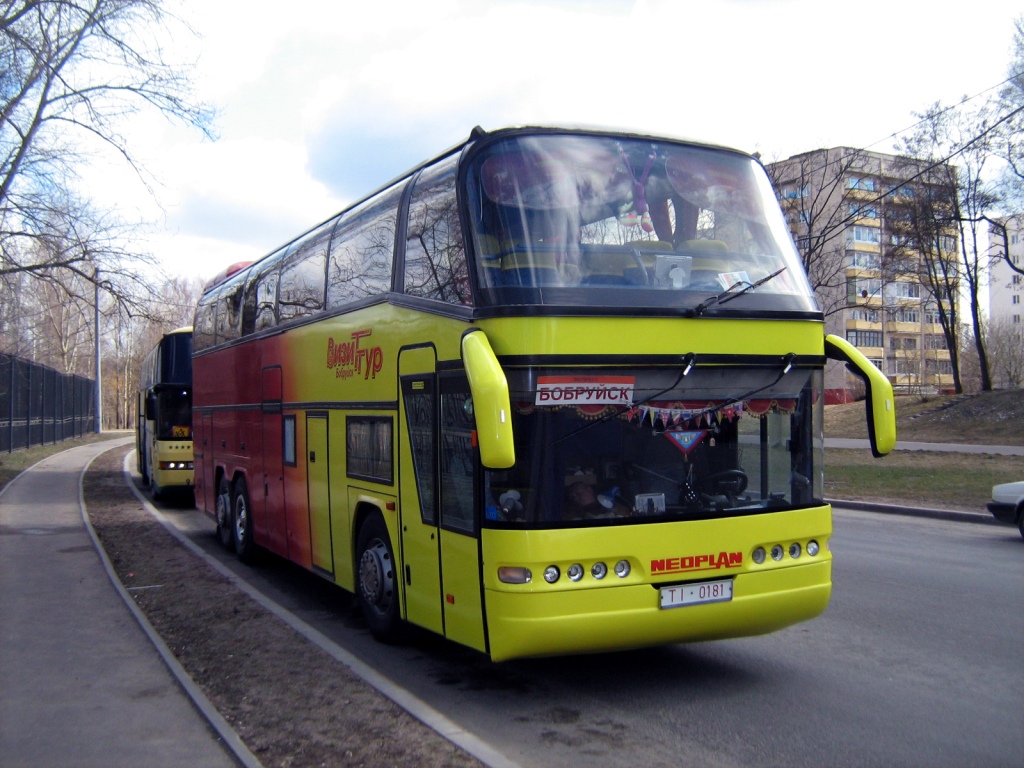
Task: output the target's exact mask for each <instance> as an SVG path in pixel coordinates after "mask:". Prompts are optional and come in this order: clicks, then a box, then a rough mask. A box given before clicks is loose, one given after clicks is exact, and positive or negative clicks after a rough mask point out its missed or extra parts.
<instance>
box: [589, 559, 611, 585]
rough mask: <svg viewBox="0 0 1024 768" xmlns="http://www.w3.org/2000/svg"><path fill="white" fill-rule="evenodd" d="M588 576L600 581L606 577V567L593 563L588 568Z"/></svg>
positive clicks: (602, 564)
mask: <svg viewBox="0 0 1024 768" xmlns="http://www.w3.org/2000/svg"><path fill="white" fill-rule="evenodd" d="M590 575H591V576H593V577H594V578H595V579H597V580H598V581H600V580H601V579H603V578H604V577H605V576H607V575H608V566H607V565H605V564H604V563H594V564H593V565H592V566H591V568H590Z"/></svg>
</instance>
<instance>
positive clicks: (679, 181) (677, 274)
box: [466, 135, 816, 314]
mask: <svg viewBox="0 0 1024 768" xmlns="http://www.w3.org/2000/svg"><path fill="white" fill-rule="evenodd" d="M467 181H468V187H467V190H466V191H467V204H468V208H469V211H470V216H471V222H470V226H472V228H473V240H474V245H475V253H476V257H477V264H476V271H477V276H478V281H479V285H480V288H481V293H480V296H479V297H478V301H482V302H486V303H493V304H549V305H566V306H598V307H621V308H629V309H632V308H634V307H645V308H652V309H662V310H667V311H671V312H677V311H678V310H679V309H694V308H696V307H698V306H700V307H701V311H702V312H703V311H704V310H705V309H707V310H708V311H709V312H710V313H712V314H713V313H718V312H732V311H741V312H742V311H749V310H760V311H772V310H797V311H816V306H815V303H814V298H813V293H812V291H811V289H810V286H809V284H808V283H807V280H806V278H805V276H804V272H803V267H802V265H801V262H800V259H799V255H798V254H797V252H796V250H795V248H794V247H793V243H792V239H791V237H790V235H789V232H788V230H787V229H786V226H785V220H784V219H783V217H782V214H781V212H780V210H779V205H778V202H777V201H776V199H775V196H774V192H773V190H772V188H771V185H770V183H769V182H768V177H767V175H766V174H765V172H764V170H763V169H762V168H761V167H760V165H759V164H758V163H757V161H756V160H754V159H753V158H751V157H748V156H746V155H743V154H741V153H737V152H732V151H729V150H720V149H713V148H708V147H700V146H690V145H686V144H680V143H675V142H669V141H657V142H655V141H650V140H643V139H630V138H626V137H614V136H597V135H594V136H584V135H562V136H559V135H541V136H519V137H514V138H508V139H504V140H501V141H499V142H495V143H494V144H491V145H489V146H487V147H486V148H485V149H484V150H482V151H481V152H480V153H479V154H477V155H476V156H475V157H474V158H473V160H472V161H471V165H470V167H469V176H468V179H467ZM755 288H756V290H754V289H755ZM728 289H732V290H733V292H736V293H738V292H739V291H740V290H741V289H747V290H746V291H745V293H743V294H739V295H738V296H734V297H733V298H735V299H737V300H736V301H732V300H731V299H730V300H729V301H718V300H717V299H715V297H716V296H717V295H718V294H719V293H721V292H723V291H726V290H728ZM709 298H710V299H713V301H711V303H709V304H707V305H703V306H702V303H703V302H705V301H707V300H708V299H709ZM722 298H726V297H722Z"/></svg>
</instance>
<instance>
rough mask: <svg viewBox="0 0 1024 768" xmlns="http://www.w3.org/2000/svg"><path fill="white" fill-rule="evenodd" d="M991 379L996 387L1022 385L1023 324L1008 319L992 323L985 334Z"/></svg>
mask: <svg viewBox="0 0 1024 768" xmlns="http://www.w3.org/2000/svg"><path fill="white" fill-rule="evenodd" d="M987 341H988V351H989V357H990V360H991V365H992V379H993V382H994V383H995V385H996V386H997V387H1002V388H1006V389H1016V388H1020V387H1024V325H1022V324H1021V323H1011V322H1010V321H1009V320H1008V319H1003V320H1001V321H999V322H995V323H992V324H991V325H990V326H989V328H988V334H987Z"/></svg>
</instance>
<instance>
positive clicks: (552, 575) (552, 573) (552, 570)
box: [544, 565, 562, 584]
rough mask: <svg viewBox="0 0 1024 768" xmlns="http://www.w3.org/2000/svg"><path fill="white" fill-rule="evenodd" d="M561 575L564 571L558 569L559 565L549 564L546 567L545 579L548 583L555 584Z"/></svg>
mask: <svg viewBox="0 0 1024 768" xmlns="http://www.w3.org/2000/svg"><path fill="white" fill-rule="evenodd" d="M561 575H562V573H561V571H559V570H558V566H557V565H549V566H548V567H547V568H545V569H544V581H546V582H547V583H548V584H554V583H555V582H556V581H558V579H559V577H560V576H561Z"/></svg>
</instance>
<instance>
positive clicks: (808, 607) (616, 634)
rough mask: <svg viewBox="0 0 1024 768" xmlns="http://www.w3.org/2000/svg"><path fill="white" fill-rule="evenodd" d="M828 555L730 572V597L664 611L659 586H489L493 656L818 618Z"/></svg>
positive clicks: (733, 632)
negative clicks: (523, 589)
mask: <svg viewBox="0 0 1024 768" xmlns="http://www.w3.org/2000/svg"><path fill="white" fill-rule="evenodd" d="M831 577H832V561H831V557H827V558H822V559H821V560H818V561H816V562H812V563H807V564H801V565H794V566H790V567H786V568H778V569H772V570H764V571H759V572H744V573H740V574H738V575H736V576H735V580H734V583H733V596H732V599H731V600H730V601H728V602H719V603H704V604H699V605H693V606H684V607H678V608H669V609H662V608H660V607H659V588H660V587H661V586H662V585H661V584H649V583H648V584H636V585H624V586H612V585H609V586H607V587H600V588H594V589H584V590H562V591H551V592H547V593H545V592H542V591H539V590H538V591H534V592H504V591H497V590H488V591H487V592H486V600H487V621H488V630H489V632H488V634H489V638H490V656H491V659H492V660H494V661H504V660H507V659H513V658H521V657H530V656H554V655H563V654H576V653H601V652H607V651H617V650H626V649H632V648H643V647H648V646H655V645H668V644H674V643H682V642H692V641H699V640H718V639H724V638H730V637H746V636H751V635H762V634H766V633H768V632H773V631H775V630H778V629H782V628H784V627H788V626H790V625H792V624H797V623H799V622H802V621H806V620H808V619H812V618H814V617H815V616H818V615H819V614H821V613H822V611H824V610H825V608H826V607H827V606H828V602H829V597H830V596H831V593H832V581H831Z"/></svg>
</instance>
